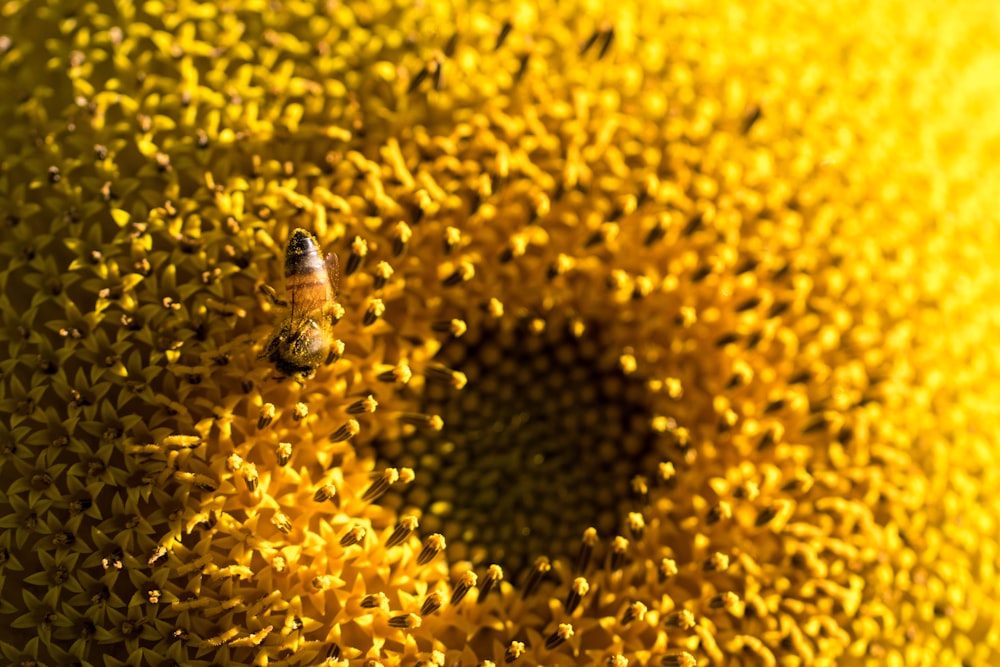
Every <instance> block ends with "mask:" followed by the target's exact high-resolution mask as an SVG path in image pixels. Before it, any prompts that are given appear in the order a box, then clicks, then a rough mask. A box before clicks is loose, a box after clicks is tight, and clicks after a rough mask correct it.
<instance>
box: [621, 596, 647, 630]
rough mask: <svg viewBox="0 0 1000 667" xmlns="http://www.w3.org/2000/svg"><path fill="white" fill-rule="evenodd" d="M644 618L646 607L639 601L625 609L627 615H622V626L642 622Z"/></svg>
mask: <svg viewBox="0 0 1000 667" xmlns="http://www.w3.org/2000/svg"><path fill="white" fill-rule="evenodd" d="M644 618H646V605H644V604H643V603H641V602H639V601H638V600H637V601H635V602H633V603H631V604H630V605H629V606H628V607H626V608H625V613H624V614H622V625H628V624H629V623H631V622H632V621H641V620H642V619H644Z"/></svg>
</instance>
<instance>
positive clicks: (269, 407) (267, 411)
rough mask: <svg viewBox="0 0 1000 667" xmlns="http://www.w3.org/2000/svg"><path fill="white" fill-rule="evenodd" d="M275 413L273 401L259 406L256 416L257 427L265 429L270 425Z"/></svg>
mask: <svg viewBox="0 0 1000 667" xmlns="http://www.w3.org/2000/svg"><path fill="white" fill-rule="evenodd" d="M276 413H277V409H276V408H275V407H274V403H265V404H264V405H262V406H260V414H259V416H258V417H257V428H258V429H265V428H267V427H268V426H270V425H271V422H273V421H274V416H275V414H276Z"/></svg>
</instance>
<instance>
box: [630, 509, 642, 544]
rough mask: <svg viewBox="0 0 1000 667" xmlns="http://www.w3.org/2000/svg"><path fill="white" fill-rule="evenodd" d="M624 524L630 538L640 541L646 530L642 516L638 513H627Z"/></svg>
mask: <svg viewBox="0 0 1000 667" xmlns="http://www.w3.org/2000/svg"><path fill="white" fill-rule="evenodd" d="M626 523H627V525H628V529H629V532H631V533H632V537H633V538H635V539H636V540H641V539H642V534H643V532H644V531H645V530H646V520H645V519H643V518H642V514H640V513H639V512H629V514H628V517H627V518H626Z"/></svg>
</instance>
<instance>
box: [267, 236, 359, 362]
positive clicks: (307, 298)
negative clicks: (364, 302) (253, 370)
mask: <svg viewBox="0 0 1000 667" xmlns="http://www.w3.org/2000/svg"><path fill="white" fill-rule="evenodd" d="M261 291H262V292H264V294H265V296H267V297H268V299H270V300H271V301H272V303H274V304H276V305H278V306H282V307H285V308H287V309H288V312H287V316H286V317H285V318H284V319H283V320H282V322H281V324H279V325H278V327H277V328H276V329H275V331H274V333H273V334H272V335H271V337H270V338H269V339H268V341H267V343H266V344H265V345H264V349H263V350H262V351H261V353H260V355H259V357H260V358H261V359H267V360H269V361H270V362H271V363H272V364H274V367H275V369H276V370H277V371H278V373H280V374H281V376H282V377H293V378H295V379H297V380H299V381H302V380H304V379H308V378H311V377H312V376H313V375H314V374H315V373H316V369H317V368H319V367H320V366H321V365H323V364H328V363H330V362H332V361H333V360H334V357H335V355H336V349H337V348H336V345H335V341H334V338H333V331H332V329H333V324H334V322H335V319H336V315H335V313H336V311H337V307H336V306H337V301H336V297H337V295H338V294H339V293H340V260H339V259H338V258H337V253H330V254H329V255H327V256H326V258H325V259H324V258H323V257H322V256H321V255H320V247H319V243H318V242H317V241H316V238H315V237H314V236H313V235H312V234H310V233H309V232H307V231H306V230H304V229H296V230H295V231H294V232H292V235H291V237H290V238H289V239H288V246H287V247H286V248H285V293H286V296H287V300H282V299H279V298H278V296H277V294H276V293H275V291H274V289H273V288H271V287H270V286H267V285H262V286H261Z"/></svg>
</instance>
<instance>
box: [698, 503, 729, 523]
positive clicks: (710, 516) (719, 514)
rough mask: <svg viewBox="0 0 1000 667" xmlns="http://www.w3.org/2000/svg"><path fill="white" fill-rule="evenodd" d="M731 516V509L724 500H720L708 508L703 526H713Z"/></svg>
mask: <svg viewBox="0 0 1000 667" xmlns="http://www.w3.org/2000/svg"><path fill="white" fill-rule="evenodd" d="M732 516H733V508H732V507H731V506H730V505H729V503H727V502H726V501H725V500H720V501H719V502H718V503H716V504H715V505H712V507H710V508H709V510H708V513H707V514H705V524H706V525H709V526H714V525H715V524H717V523H719V522H720V521H722V520H723V519H729V518H731V517H732Z"/></svg>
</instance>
